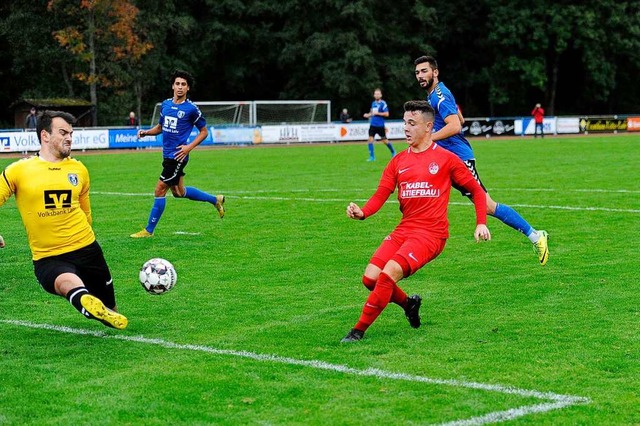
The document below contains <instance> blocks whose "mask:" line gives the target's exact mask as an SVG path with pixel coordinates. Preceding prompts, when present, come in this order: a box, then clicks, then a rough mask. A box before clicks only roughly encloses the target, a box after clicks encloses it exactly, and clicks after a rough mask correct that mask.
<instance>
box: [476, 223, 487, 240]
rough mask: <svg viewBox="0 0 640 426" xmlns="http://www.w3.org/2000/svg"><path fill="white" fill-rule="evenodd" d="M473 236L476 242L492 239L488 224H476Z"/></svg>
mask: <svg viewBox="0 0 640 426" xmlns="http://www.w3.org/2000/svg"><path fill="white" fill-rule="evenodd" d="M473 236H474V238H475V239H476V242H480V241H489V240H490V239H491V232H489V228H487V225H478V226H476V232H474V233H473Z"/></svg>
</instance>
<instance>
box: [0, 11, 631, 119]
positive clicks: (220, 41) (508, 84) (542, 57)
mask: <svg viewBox="0 0 640 426" xmlns="http://www.w3.org/2000/svg"><path fill="white" fill-rule="evenodd" d="M423 54H430V55H433V56H435V57H436V58H437V59H438V62H439V64H440V80H441V81H444V82H445V84H447V86H448V87H449V88H450V89H451V90H452V91H453V92H454V94H455V95H456V98H457V101H458V103H459V104H460V105H461V106H462V108H463V110H464V114H465V115H466V116H515V115H528V113H529V112H530V110H531V108H532V106H533V105H534V104H535V103H538V102H540V103H542V104H543V105H544V106H546V109H547V113H548V114H559V115H561V114H564V115H566V114H608V113H622V114H624V113H640V100H639V99H640V85H638V84H637V83H636V81H637V79H638V76H639V75H640V1H637V0H635V1H628V2H625V1H622V2H620V1H613V0H598V1H596V0H585V1H582V2H575V3H574V2H555V1H551V0H542V1H539V2H530V1H524V0H513V1H504V0H448V1H447V2H443V1H435V2H426V1H424V0H417V1H416V0H413V1H409V0H397V1H394V2H389V1H381V0H306V1H302V0H279V1H273V0H244V1H238V0H180V1H178V0H166V1H162V2H158V1H157V0H76V1H72V0H33V1H30V2H25V1H19V0H6V1H4V2H3V3H2V4H1V5H0V76H1V77H2V80H3V82H4V84H2V85H1V86H0V99H2V103H3V104H4V106H5V108H3V109H2V112H0V124H5V125H4V126H1V127H7V126H9V127H11V125H10V123H12V114H11V111H10V110H9V109H8V106H9V105H10V104H11V103H12V102H14V101H16V100H18V99H22V98H64V97H74V98H83V99H86V100H90V101H91V102H92V103H94V104H96V105H97V109H96V111H95V116H94V120H95V123H96V124H98V125H119V124H122V122H123V121H124V119H125V117H126V116H127V114H128V112H129V111H131V110H133V111H137V112H138V114H139V115H141V117H143V119H144V122H145V123H147V122H148V120H149V117H150V115H151V112H152V111H153V106H154V105H155V103H156V102H158V101H160V100H162V99H165V98H167V97H169V96H170V95H171V90H170V82H169V75H170V73H171V71H172V70H173V69H175V68H184V69H187V70H189V71H191V72H192V73H193V74H194V76H195V79H196V85H195V86H194V87H193V88H192V91H191V98H192V99H194V100H196V101H198V100H200V101H215V100H226V101H235V100H277V99H299V100H304V99H329V100H331V101H332V105H333V110H334V112H335V114H337V113H338V111H339V110H340V109H342V108H348V109H349V111H350V112H351V113H352V115H353V116H354V117H355V118H356V119H358V118H360V117H361V114H362V113H364V112H366V111H367V110H368V107H369V102H370V100H371V94H372V92H373V89H374V88H376V87H380V88H382V90H383V93H384V98H385V99H386V100H387V102H388V103H389V105H390V108H391V116H392V118H399V117H400V116H401V112H400V111H401V109H402V104H403V102H404V101H405V100H408V99H421V98H423V97H424V93H422V92H421V90H420V88H419V87H418V85H417V83H416V82H415V78H414V75H413V70H414V66H413V59H415V58H416V57H418V56H421V55H423Z"/></svg>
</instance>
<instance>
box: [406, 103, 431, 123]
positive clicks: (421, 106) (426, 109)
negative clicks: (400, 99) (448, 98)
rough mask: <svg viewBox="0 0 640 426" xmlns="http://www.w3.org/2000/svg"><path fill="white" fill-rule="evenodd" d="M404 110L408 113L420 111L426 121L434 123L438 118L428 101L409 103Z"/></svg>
mask: <svg viewBox="0 0 640 426" xmlns="http://www.w3.org/2000/svg"><path fill="white" fill-rule="evenodd" d="M404 110H405V112H406V111H420V112H421V113H422V114H423V115H424V117H425V120H426V121H433V120H434V119H435V116H436V112H435V110H434V109H433V107H432V106H431V105H429V102H427V101H407V102H405V103H404Z"/></svg>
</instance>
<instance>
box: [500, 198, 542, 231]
mask: <svg viewBox="0 0 640 426" xmlns="http://www.w3.org/2000/svg"><path fill="white" fill-rule="evenodd" d="M493 217H495V218H497V219H499V220H501V221H502V222H503V223H504V224H505V225H509V226H510V227H512V228H513V229H515V230H516V231H520V232H522V233H523V234H524V235H526V236H527V237H528V236H529V235H531V234H532V233H533V232H534V229H533V227H531V225H529V222H527V221H526V220H524V218H523V217H522V216H520V215H519V214H518V212H517V211H515V210H514V209H512V208H511V207H509V206H507V205H505V204H496V212H495V213H494V214H493Z"/></svg>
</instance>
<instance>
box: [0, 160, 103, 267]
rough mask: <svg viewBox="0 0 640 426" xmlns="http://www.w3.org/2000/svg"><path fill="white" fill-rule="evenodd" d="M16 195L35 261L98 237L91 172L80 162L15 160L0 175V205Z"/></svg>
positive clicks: (72, 249)
mask: <svg viewBox="0 0 640 426" xmlns="http://www.w3.org/2000/svg"><path fill="white" fill-rule="evenodd" d="M11 194H15V197H16V205H17V207H18V210H19V211H20V215H21V216H22V222H23V223H24V227H25V228H26V230H27V237H28V239H29V247H30V248H31V253H32V255H33V260H38V259H42V258H43V257H49V256H55V255H59V254H63V253H68V252H70V251H74V250H77V249H80V248H82V247H85V246H87V245H89V244H91V243H92V242H93V241H94V240H95V235H94V233H93V229H92V228H91V205H90V202H89V172H88V171H87V168H86V167H85V166H84V165H83V164H82V163H81V162H80V161H78V160H75V159H72V158H66V159H64V160H62V161H60V162H58V163H50V162H48V161H45V160H43V159H41V158H40V157H38V156H33V157H29V158H26V159H23V160H19V161H16V162H15V163H12V164H10V165H9V166H8V167H7V168H6V169H5V170H4V171H3V172H2V176H1V177H0V206H1V205H3V204H4V203H5V202H6V201H7V200H8V199H9V197H11Z"/></svg>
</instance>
